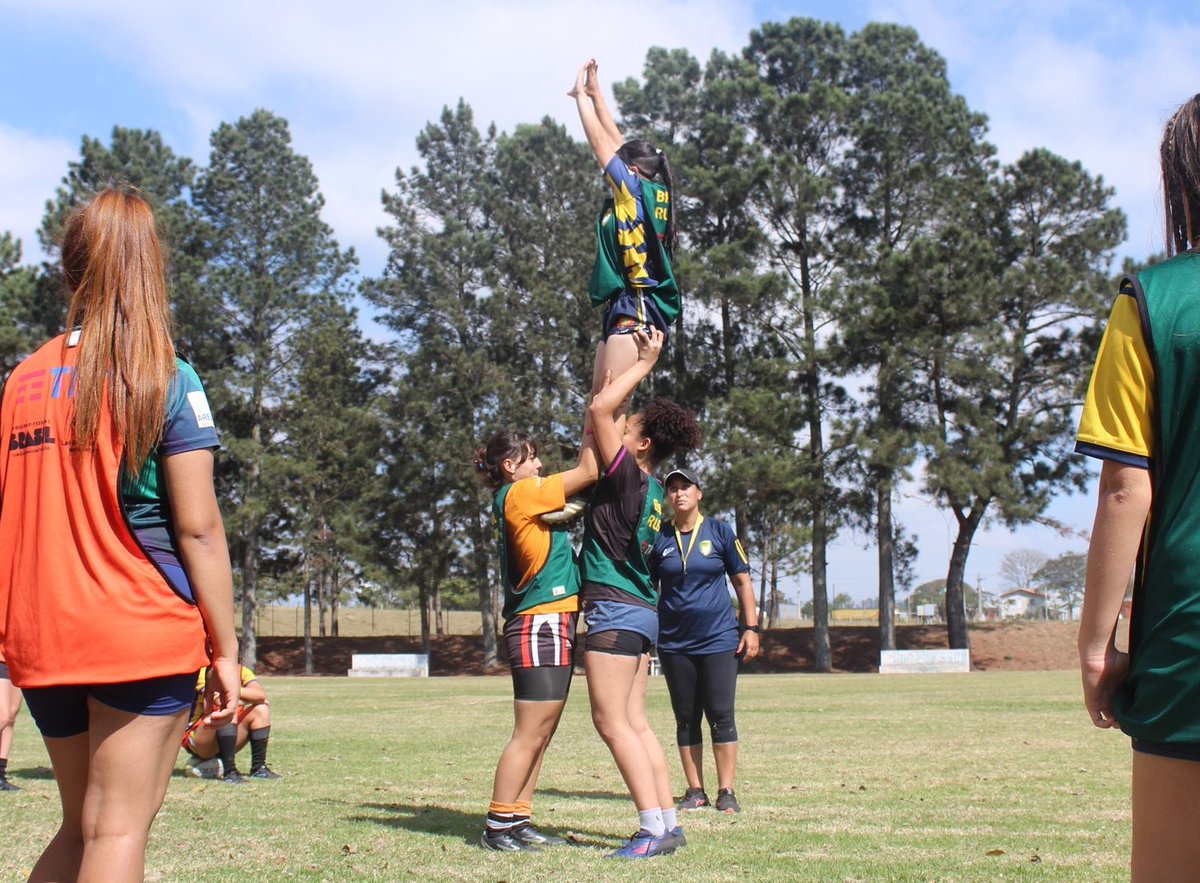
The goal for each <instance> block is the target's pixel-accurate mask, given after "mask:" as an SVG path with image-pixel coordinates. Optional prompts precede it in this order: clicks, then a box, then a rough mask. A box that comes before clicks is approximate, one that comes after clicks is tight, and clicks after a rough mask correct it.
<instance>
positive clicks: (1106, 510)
mask: <svg viewBox="0 0 1200 883" xmlns="http://www.w3.org/2000/svg"><path fill="white" fill-rule="evenodd" d="M1150 498H1151V486H1150V473H1149V472H1148V471H1147V470H1145V469H1142V468H1140V467H1137V466H1125V465H1122V464H1120V463H1116V462H1113V461H1111V460H1109V461H1105V463H1104V466H1103V468H1102V469H1101V472H1100V491H1099V500H1098V501H1097V503H1096V521H1095V524H1094V525H1093V527H1092V541H1091V543H1090V544H1089V546H1088V559H1087V579H1086V588H1085V590H1084V598H1083V616H1082V618H1081V621H1080V623H1079V666H1080V670H1081V673H1082V675H1083V701H1084V704H1085V705H1086V706H1087V710H1088V714H1089V715H1090V716H1091V718H1092V723H1093V724H1095V725H1096V726H1098V727H1119V726H1120V724H1119V723H1118V722H1117V720H1116V718H1115V717H1113V709H1112V703H1113V697H1114V696H1115V695H1116V692H1117V689H1118V688H1119V687H1120V686H1121V684H1122V683H1123V682H1124V680H1125V676H1126V675H1127V673H1128V671H1129V656H1128V654H1125V653H1122V652H1120V651H1119V650H1117V648H1116V643H1115V635H1116V630H1117V617H1118V615H1119V614H1120V612H1121V603H1122V602H1123V601H1124V600H1125V587H1126V585H1127V584H1128V583H1129V575H1130V574H1131V573H1132V572H1133V566H1134V564H1135V562H1136V561H1137V554H1138V549H1139V548H1140V546H1141V542H1142V531H1143V530H1144V529H1145V525H1146V515H1147V513H1148V512H1149V511H1150Z"/></svg>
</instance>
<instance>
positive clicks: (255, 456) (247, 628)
mask: <svg viewBox="0 0 1200 883" xmlns="http://www.w3.org/2000/svg"><path fill="white" fill-rule="evenodd" d="M267 361H268V360H264V359H262V358H261V356H259V357H256V358H255V368H256V370H255V374H254V386H253V388H252V389H251V393H250V395H251V398H250V402H251V408H252V413H253V415H254V416H253V422H252V423H251V425H250V451H251V455H250V461H249V462H248V463H247V464H246V495H245V500H246V502H247V503H248V504H249V505H248V507H247V509H248V511H249V512H250V513H251V514H250V516H249V518H248V519H247V523H246V537H245V540H246V546H245V549H244V550H243V553H242V665H244V666H246V668H248V669H250V670H252V671H253V670H254V669H255V668H257V667H258V599H257V597H256V593H257V591H258V540H259V536H258V534H259V531H260V530H261V528H262V520H261V516H260V515H258V514H256V513H255V510H256V508H257V507H256V504H257V503H258V487H259V482H260V480H261V478H262V435H263V426H262V424H263V413H264V408H263V379H262V378H263V375H264V373H265V372H264V371H262V370H261V366H262V365H264V364H266V362H267Z"/></svg>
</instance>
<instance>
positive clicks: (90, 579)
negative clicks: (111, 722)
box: [0, 334, 207, 687]
mask: <svg viewBox="0 0 1200 883" xmlns="http://www.w3.org/2000/svg"><path fill="white" fill-rule="evenodd" d="M71 342H73V341H69V340H68V336H67V335H65V334H64V335H61V336H59V337H57V338H55V339H54V340H51V341H50V342H49V343H47V344H45V345H44V346H42V348H41V349H39V350H38V351H37V352H36V353H34V354H33V355H32V356H30V357H29V358H28V359H26V360H25V361H24V362H22V363H21V364H20V365H18V366H17V368H16V369H15V370H14V371H13V372H12V374H10V375H9V377H8V379H7V380H6V381H5V384H4V389H3V393H2V395H0V443H2V444H4V448H3V449H0V646H2V647H3V655H4V659H5V660H6V661H7V663H8V667H9V672H10V673H11V677H12V682H13V683H14V684H15V685H16V686H18V687H47V686H59V685H67V684H107V683H120V682H123V681H134V680H142V679H145V678H154V677H163V676H166V675H173V674H183V673H185V672H194V671H197V670H198V669H200V668H201V667H203V666H204V665H206V664H207V659H206V656H205V651H204V645H205V634H204V626H203V622H202V621H201V618H200V612H199V611H198V610H197V609H196V607H195V606H194V605H193V604H191V603H189V602H188V601H187V600H185V599H183V598H182V597H180V596H179V595H178V594H176V593H175V591H174V590H173V589H172V588H171V586H170V584H169V583H168V582H167V580H166V579H165V578H164V577H163V576H162V574H161V573H159V571H158V569H157V568H156V567H155V565H154V564H153V563H152V562H151V561H150V559H149V557H147V555H146V554H145V553H144V552H143V551H142V549H141V547H140V546H139V545H138V543H137V540H136V539H135V537H134V535H133V532H132V530H131V529H130V528H129V525H128V524H127V522H126V520H125V516H124V513H123V511H122V507H121V493H120V476H121V465H122V460H123V450H122V446H121V442H120V440H119V439H118V438H117V437H116V435H115V433H114V432H113V431H112V427H111V421H110V420H108V419H106V416H105V414H102V415H101V419H100V423H99V430H98V432H97V438H96V448H95V450H94V451H85V452H79V451H72V448H71V443H70V425H71V402H72V395H73V393H74V386H73V379H74V364H75V357H76V353H77V350H76V349H75V348H74V347H73V346H71V345H70V343H71Z"/></svg>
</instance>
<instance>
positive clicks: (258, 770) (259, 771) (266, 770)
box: [250, 763, 283, 779]
mask: <svg viewBox="0 0 1200 883" xmlns="http://www.w3.org/2000/svg"><path fill="white" fill-rule="evenodd" d="M250 778H251V779H282V778H283V776H281V775H279V773H273V772H271V768H270V767H269V766H267V765H266V764H265V763H264V764H263V765H262V766H260V767H255V768H254V769H252V770H250Z"/></svg>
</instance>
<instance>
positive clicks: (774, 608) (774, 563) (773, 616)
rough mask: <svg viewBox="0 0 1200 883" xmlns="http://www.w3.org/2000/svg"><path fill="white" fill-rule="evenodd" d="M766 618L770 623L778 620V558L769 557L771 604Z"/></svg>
mask: <svg viewBox="0 0 1200 883" xmlns="http://www.w3.org/2000/svg"><path fill="white" fill-rule="evenodd" d="M768 609H769V610H770V615H769V616H768V617H767V619H768V620H769V621H770V622H771V623H772V624H774V623H777V622H778V621H779V559H778V558H777V557H776V558H772V559H771V606H770V607H769V608H768Z"/></svg>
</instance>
